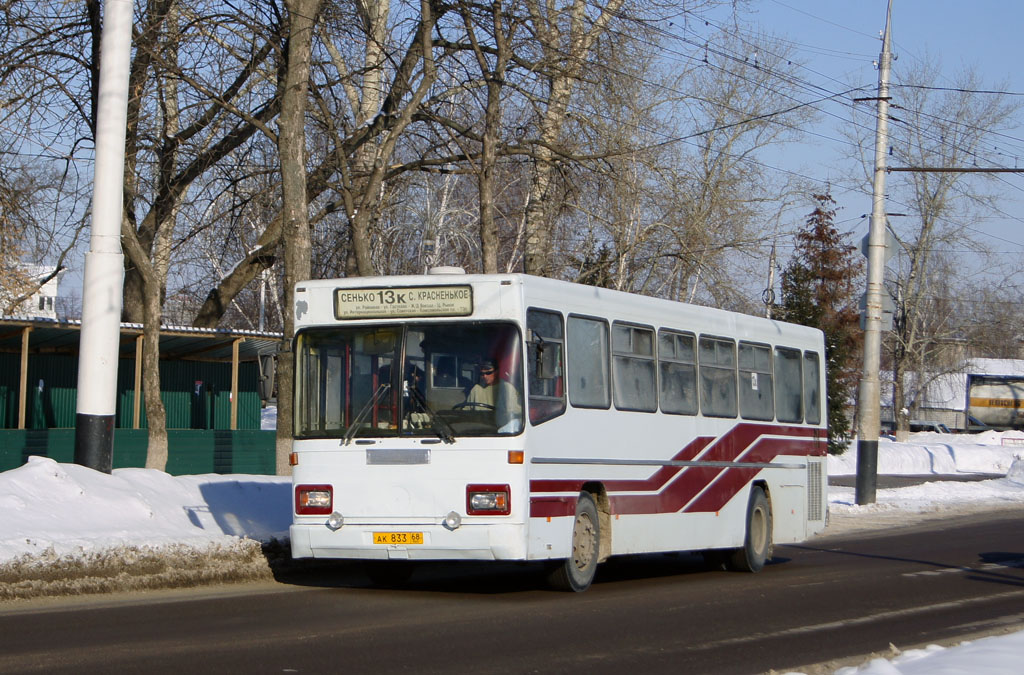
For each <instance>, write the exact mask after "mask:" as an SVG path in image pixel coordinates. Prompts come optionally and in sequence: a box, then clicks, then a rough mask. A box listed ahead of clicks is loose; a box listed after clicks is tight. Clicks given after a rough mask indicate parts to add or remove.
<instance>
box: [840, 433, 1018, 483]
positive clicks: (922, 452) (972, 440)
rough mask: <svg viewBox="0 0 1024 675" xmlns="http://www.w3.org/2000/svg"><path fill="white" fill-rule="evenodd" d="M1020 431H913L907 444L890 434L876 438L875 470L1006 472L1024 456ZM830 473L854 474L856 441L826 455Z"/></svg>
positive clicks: (894, 472)
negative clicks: (842, 450) (951, 432)
mask: <svg viewBox="0 0 1024 675" xmlns="http://www.w3.org/2000/svg"><path fill="white" fill-rule="evenodd" d="M1017 439H1020V440H1021V442H1024V434H1020V432H995V431H986V432H985V433H983V434H937V433H931V432H928V433H917V434H912V435H911V437H910V441H909V442H907V443H897V442H896V441H895V440H893V439H892V438H890V437H882V438H880V439H878V473H879V474H880V475H886V476H897V475H917V476H921V475H927V474H937V475H952V474H957V473H998V474H1005V473H1006V472H1007V471H1009V469H1010V465H1011V464H1013V461H1014V459H1015V458H1016V457H1017V456H1018V455H1021V456H1024V447H1021V446H1020V445H1016V444H1014V442H1015V441H1017ZM828 473H829V475H830V476H853V475H856V473H857V443H856V441H854V442H853V443H851V444H850V447H849V449H848V450H847V451H846V452H845V453H843V454H842V455H839V456H833V455H830V456H829V458H828Z"/></svg>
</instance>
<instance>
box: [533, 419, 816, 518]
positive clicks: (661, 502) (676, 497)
mask: <svg viewBox="0 0 1024 675" xmlns="http://www.w3.org/2000/svg"><path fill="white" fill-rule="evenodd" d="M823 433H824V432H823V431H822V430H821V429H814V428H808V427H787V426H775V425H769V424H740V425H737V426H735V427H733V428H732V429H731V430H730V431H729V432H728V433H726V434H725V435H723V436H722V437H721V438H719V439H718V442H716V443H714V444H713V445H712V446H711V448H710V449H709V450H708V451H707V452H706V453H704V454H703V455H702V456H700V461H714V462H731V461H739V462H752V463H769V462H771V461H772V460H774V459H775V458H776V457H777V456H779V455H804V456H812V457H813V456H819V455H821V456H823V455H824V454H825V453H826V452H827V444H826V443H825V441H824V440H822V435H823ZM767 434H771V435H773V436H774V435H786V436H790V437H789V438H763V436H764V435H767ZM793 436H796V437H797V438H793ZM711 440H712V439H710V438H707V437H701V438H697V439H695V440H694V441H692V442H691V443H690V444H688V445H687V446H686V447H685V448H683V450H681V451H680V452H679V453H677V455H676V456H675V457H674V458H673V460H682V461H691V460H693V459H694V458H695V457H697V456H698V455H700V453H701V451H702V450H703V449H704V448H705V447H707V446H708V443H709V442H710V441H711ZM761 470H762V469H760V468H758V467H749V468H748V467H711V466H696V467H672V466H665V467H659V468H658V469H657V470H656V471H655V472H654V473H653V474H652V475H651V476H650V477H648V478H646V479H642V480H605V481H602V482H603V483H604V485H605V489H606V490H607V491H608V492H609V493H610V494H609V497H608V500H609V506H610V510H611V513H612V514H621V515H625V514H654V513H675V512H678V511H683V510H685V511H687V512H715V511H718V510H720V509H721V508H722V507H723V506H725V504H727V503H728V502H729V500H731V499H732V498H733V497H735V496H736V494H737V493H738V492H739V491H740V490H742V489H743V487H744V486H746V484H747V483H748V482H749V481H750V479H751V478H753V477H754V476H755V475H757V473H759V472H760V471H761ZM585 482H587V481H583V480H543V479H539V480H534V481H530V490H531V492H572V493H578V492H579V491H580V489H582V487H583V485H584V483H585ZM709 486H710V487H709ZM615 492H650V493H653V494H646V495H615V494H614V493H615ZM698 495H700V497H699V498H698ZM550 499H551V498H550V497H532V498H531V500H530V502H531V507H530V515H531V516H532V517H537V516H548V517H555V516H556V515H557V513H556V512H558V513H560V514H561V515H573V513H575V497H574V498H573V499H572V500H571V504H569V503H559V505H557V506H556V505H554V504H553V503H550V502H548V501H543V502H541V501H540V500H550ZM695 499H696V501H694V500H695ZM691 502H692V503H691ZM535 503H536V504H537V505H538V506H537V508H536V511H537V513H536V514H535V513H534V511H535V508H534V504H535ZM542 503H543V504H544V506H541V504H542Z"/></svg>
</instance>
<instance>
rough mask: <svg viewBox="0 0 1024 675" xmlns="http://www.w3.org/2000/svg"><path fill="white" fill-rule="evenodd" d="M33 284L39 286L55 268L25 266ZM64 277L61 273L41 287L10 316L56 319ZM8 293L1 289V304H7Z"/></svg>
mask: <svg viewBox="0 0 1024 675" xmlns="http://www.w3.org/2000/svg"><path fill="white" fill-rule="evenodd" d="M23 269H24V270H25V272H26V274H27V276H28V277H29V279H31V281H32V283H33V284H37V283H39V282H41V281H42V280H43V279H45V278H46V277H47V276H49V275H51V274H53V271H54V268H53V267H52V266H49V265H25V266H24V268H23ZM63 275H64V272H63V271H61V272H60V273H58V274H57V275H56V276H54V277H53V278H52V279H50V280H49V281H47V282H46V283H45V284H43V285H42V286H40V287H39V290H37V291H36V292H35V293H33V294H32V296H31V297H30V298H28V299H27V300H25V301H23V302H21V303H20V304H19V305H18V306H17V307H16V308H15V310H14V311H13V312H11V313H10V314H9V315H8V316H10V317H11V318H18V319H54V320H56V318H57V291H58V286H59V285H60V278H61V277H62V276H63ZM6 296H7V293H6V291H5V289H0V302H4V304H6Z"/></svg>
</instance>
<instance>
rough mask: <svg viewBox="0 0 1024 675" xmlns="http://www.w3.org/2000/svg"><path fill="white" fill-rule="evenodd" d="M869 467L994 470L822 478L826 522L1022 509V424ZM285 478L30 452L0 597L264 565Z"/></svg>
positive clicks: (12, 478)
mask: <svg viewBox="0 0 1024 675" xmlns="http://www.w3.org/2000/svg"><path fill="white" fill-rule="evenodd" d="M853 447H854V448H855V447H856V446H855V445H854V446H853ZM878 469H879V474H882V475H897V474H900V475H936V477H937V478H938V477H939V476H943V475H949V474H998V475H999V476H1001V477H999V478H993V479H989V480H981V481H976V482H953V481H943V480H936V481H932V482H926V483H924V484H922V485H917V486H913V487H904V488H896V489H880V490H878V492H877V497H876V503H875V504H871V505H866V506H858V505H857V504H856V500H855V498H854V489H853V488H844V487H834V486H833V487H830V488H829V502H830V504H829V509H830V518H831V520H830V524H829V527H828V530H827V531H826V534H832V533H841V532H846V531H851V530H856V529H864V528H872V527H884V526H886V525H888V524H891V523H892V522H893V521H894V520H899V521H900V522H904V523H905V522H907V520H908V519H910V518H922V519H924V518H929V517H937V516H939V515H943V516H948V515H950V514H958V513H971V512H976V511H979V510H985V509H999V508H1017V509H1024V434H1022V433H1015V432H1006V433H1001V434H1000V433H995V432H986V433H985V434H979V435H971V436H966V435H965V436H959V435H950V434H930V433H928V434H925V433H922V434H914V435H912V436H911V440H910V442H908V443H897V442H895V441H893V440H891V439H886V438H883V439H882V440H881V441H880V442H879V450H878ZM829 474H830V475H832V476H842V475H854V474H856V455H855V452H854V451H853V450H852V449H851V451H849V452H848V453H847V454H846V455H843V456H840V457H830V458H829ZM290 485H291V484H290V479H288V478H285V477H276V476H248V475H234V476H221V475H213V474H211V475H202V476H170V475H168V474H165V473H162V472H159V471H153V470H148V469H117V470H115V471H114V472H113V474H111V475H107V474H103V473H99V472H96V471H92V470H90V469H87V468H84V467H81V466H77V465H74V464H58V463H57V462H54V461H53V460H51V459H46V458H40V457H32V458H30V459H29V461H28V463H27V464H25V465H24V466H22V467H19V468H17V469H12V470H10V471H6V472H3V473H0V600H4V599H10V598H18V597H30V596H32V595H36V594H40V593H53V592H68V593H82V592H97V591H104V590H111V589H115V588H121V589H123V588H143V587H147V586H148V585H151V578H152V577H153V576H154V575H155V576H157V577H160V576H161V575H163V577H165V578H164V579H163V581H164V582H167V585H173V582H174V579H175V578H178V579H179V583H183V584H187V583H199V582H202V581H216V580H218V579H222V578H238V576H239V574H238V570H239V568H240V567H241V568H243V570H244V569H248V570H249V571H248V572H246V573H243V575H242V576H245V575H246V574H248V575H249V576H252V577H259V576H261V575H263V576H268V574H267V572H266V569H265V568H266V559H265V557H264V555H263V552H262V551H261V544H267V543H268V542H273V541H274V540H283V539H284V538H286V537H287V534H288V525H289V524H290V520H291V502H290V500H291V489H290ZM247 566H248V567H247ZM228 568H230V569H228ZM135 569H142V570H145V573H144V575H145V576H146V578H147V579H149V580H147V581H142V580H141V578H142V575H143V573H139V574H140V576H139V577H138V579H139V580H136V581H134V582H133V580H135V579H136V577H135V576H134V575H135V574H136V573H135V572H133V571H131V570H135ZM125 570H129V571H125ZM65 577H66V579H65ZM76 579H77V581H76ZM83 579H85V581H82V580H83ZM1022 658H1024V632H1021V633H1015V634H1012V635H1008V636H1004V637H993V638H984V639H981V640H977V641H975V642H972V643H964V644H963V645H960V646H957V647H952V648H948V649H943V648H941V647H935V646H933V647H929V648H927V649H924V650H914V651H908V652H906V653H903V654H901V655H900V656H898V657H895V658H893V659H891V660H884V659H878V660H875V661H873V662H871V663H870V664H867V665H865V666H862V667H860V668H843V669H841V670H839V671H837V673H840V674H841V675H854V674H855V673H856V674H868V675H883V674H884V675H890V674H892V673H907V674H910V673H935V672H943V673H972V674H975V673H1009V672H1020V670H1019V669H1020V662H1021V659H1022Z"/></svg>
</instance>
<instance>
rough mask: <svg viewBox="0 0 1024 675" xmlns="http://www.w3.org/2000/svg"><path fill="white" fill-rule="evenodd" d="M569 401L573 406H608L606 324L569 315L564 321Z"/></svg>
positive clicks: (609, 399)
mask: <svg viewBox="0 0 1024 675" xmlns="http://www.w3.org/2000/svg"><path fill="white" fill-rule="evenodd" d="M567 335H568V359H569V402H570V403H572V404H573V405H574V406H576V407H577V408H608V407H610V406H611V396H610V395H609V394H610V392H609V387H608V384H609V382H608V379H609V378H608V324H607V323H606V322H605V321H603V320H601V319H590V318H586V317H582V316H570V317H569V325H568V331H567Z"/></svg>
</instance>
